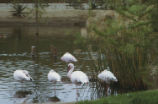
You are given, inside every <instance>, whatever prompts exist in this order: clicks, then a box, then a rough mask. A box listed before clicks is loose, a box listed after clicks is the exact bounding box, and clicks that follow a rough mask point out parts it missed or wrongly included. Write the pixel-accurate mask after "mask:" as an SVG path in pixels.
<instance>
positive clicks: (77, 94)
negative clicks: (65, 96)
mask: <svg viewBox="0 0 158 104" xmlns="http://www.w3.org/2000/svg"><path fill="white" fill-rule="evenodd" d="M75 86H76V102H78V97H79V93H78V89H77V85H76V84H75Z"/></svg>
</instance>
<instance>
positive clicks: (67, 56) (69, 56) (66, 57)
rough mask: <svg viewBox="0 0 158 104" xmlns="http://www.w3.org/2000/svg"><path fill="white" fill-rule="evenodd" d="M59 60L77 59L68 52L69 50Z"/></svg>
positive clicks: (72, 60)
mask: <svg viewBox="0 0 158 104" xmlns="http://www.w3.org/2000/svg"><path fill="white" fill-rule="evenodd" d="M61 60H62V61H64V62H67V63H69V62H77V61H78V60H77V59H76V58H75V56H73V55H72V54H70V53H69V52H66V53H65V54H64V55H63V56H62V57H61Z"/></svg>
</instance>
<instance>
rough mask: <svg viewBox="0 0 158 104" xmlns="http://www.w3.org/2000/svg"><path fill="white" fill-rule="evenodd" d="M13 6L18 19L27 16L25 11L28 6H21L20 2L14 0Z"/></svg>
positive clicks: (14, 14)
mask: <svg viewBox="0 0 158 104" xmlns="http://www.w3.org/2000/svg"><path fill="white" fill-rule="evenodd" d="M11 6H12V8H13V11H12V12H13V13H12V15H13V16H16V17H24V16H25V12H24V10H25V9H26V6H25V5H23V4H21V3H20V1H19V0H13V2H12V4H11Z"/></svg>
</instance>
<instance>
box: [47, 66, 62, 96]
mask: <svg viewBox="0 0 158 104" xmlns="http://www.w3.org/2000/svg"><path fill="white" fill-rule="evenodd" d="M48 81H50V82H53V83H55V84H56V82H60V81H61V76H60V75H59V74H58V73H57V72H55V71H54V70H53V69H52V70H50V71H49V73H48ZM55 95H56V86H55Z"/></svg>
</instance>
